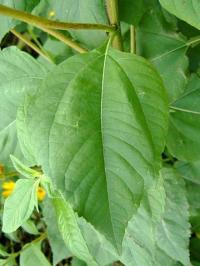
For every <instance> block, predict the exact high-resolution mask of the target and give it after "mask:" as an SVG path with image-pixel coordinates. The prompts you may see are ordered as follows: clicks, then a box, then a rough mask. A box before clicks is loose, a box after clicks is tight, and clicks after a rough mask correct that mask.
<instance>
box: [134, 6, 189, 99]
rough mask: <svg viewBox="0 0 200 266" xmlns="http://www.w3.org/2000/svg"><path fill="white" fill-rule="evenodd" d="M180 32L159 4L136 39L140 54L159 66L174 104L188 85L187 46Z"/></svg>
mask: <svg viewBox="0 0 200 266" xmlns="http://www.w3.org/2000/svg"><path fill="white" fill-rule="evenodd" d="M176 30H177V29H176V23H175V22H174V18H172V17H170V16H169V14H166V13H165V12H164V11H163V9H161V8H160V7H159V6H158V4H157V5H156V6H153V7H152V8H150V9H149V10H148V11H147V12H146V13H145V15H144V17H143V19H142V21H141V23H140V24H139V27H138V29H137V35H136V36H137V52H138V53H139V54H141V55H142V56H144V57H146V58H148V59H149V60H150V61H151V62H152V63H153V64H154V65H155V66H156V68H157V70H158V72H159V73H160V75H161V77H162V78H163V81H164V84H165V86H166V88H167V91H168V94H169V97H170V101H173V100H175V99H177V97H178V96H179V95H180V94H181V93H182V92H183V91H184V89H185V85H186V82H187V77H186V71H187V67H188V59H187V57H186V56H185V53H186V50H187V42H186V40H185V39H184V38H183V37H182V36H180V35H179V34H177V33H176V32H175V31H176ZM169 66H170V67H169Z"/></svg>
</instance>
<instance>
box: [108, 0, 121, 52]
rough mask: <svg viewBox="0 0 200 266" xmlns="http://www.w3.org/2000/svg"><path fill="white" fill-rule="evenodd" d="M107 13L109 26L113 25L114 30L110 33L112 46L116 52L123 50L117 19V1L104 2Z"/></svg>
mask: <svg viewBox="0 0 200 266" xmlns="http://www.w3.org/2000/svg"><path fill="white" fill-rule="evenodd" d="M106 7H107V13H108V17H109V20H110V24H111V25H114V26H115V28H116V30H115V32H111V33H110V35H111V36H112V37H113V40H112V46H113V47H114V48H116V49H118V50H121V51H122V50H123V43H122V36H121V29H120V22H119V17H118V0H106Z"/></svg>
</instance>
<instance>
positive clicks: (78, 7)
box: [49, 0, 108, 48]
mask: <svg viewBox="0 0 200 266" xmlns="http://www.w3.org/2000/svg"><path fill="white" fill-rule="evenodd" d="M49 8H50V10H53V11H54V12H55V17H54V19H58V20H62V21H66V22H68V21H71V22H82V23H87V22H88V23H102V24H107V23H108V20H107V16H106V12H105V7H104V1H103V0H84V1H82V0H76V1H74V0H57V1H50V2H49ZM70 33H71V35H72V37H73V38H74V39H78V41H80V42H82V43H83V44H85V45H86V47H90V48H96V47H97V46H99V45H100V44H101V43H102V42H103V41H104V40H105V39H106V33H105V32H103V31H95V30H74V31H73V30H70Z"/></svg>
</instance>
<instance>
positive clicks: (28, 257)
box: [20, 244, 51, 266]
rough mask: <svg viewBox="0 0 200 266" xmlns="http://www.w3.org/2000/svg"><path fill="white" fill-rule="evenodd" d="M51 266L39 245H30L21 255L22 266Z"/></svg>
mask: <svg viewBox="0 0 200 266" xmlns="http://www.w3.org/2000/svg"><path fill="white" fill-rule="evenodd" d="M35 265H38V266H50V265H51V264H50V263H49V261H48V260H47V258H46V257H45V256H44V254H43V253H42V251H41V249H40V247H39V246H38V244H28V245H27V246H25V247H24V249H23V250H22V252H21V253H20V266H35Z"/></svg>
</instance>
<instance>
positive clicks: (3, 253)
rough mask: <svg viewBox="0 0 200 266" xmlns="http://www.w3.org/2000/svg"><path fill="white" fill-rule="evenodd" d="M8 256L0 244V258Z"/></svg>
mask: <svg viewBox="0 0 200 266" xmlns="http://www.w3.org/2000/svg"><path fill="white" fill-rule="evenodd" d="M9 255H10V254H9V253H8V252H6V250H5V246H3V245H2V244H0V257H8V256H9Z"/></svg>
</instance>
